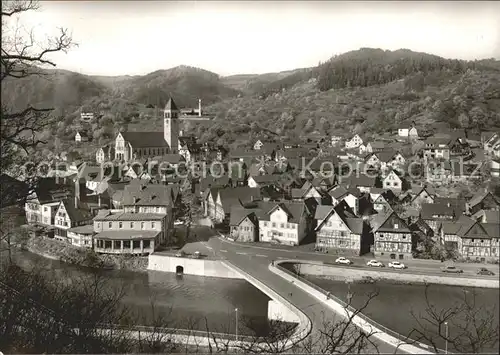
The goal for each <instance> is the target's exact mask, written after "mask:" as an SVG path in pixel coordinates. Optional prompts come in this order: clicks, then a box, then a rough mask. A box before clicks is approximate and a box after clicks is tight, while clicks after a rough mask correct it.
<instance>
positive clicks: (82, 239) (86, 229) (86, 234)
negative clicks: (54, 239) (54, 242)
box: [67, 224, 94, 249]
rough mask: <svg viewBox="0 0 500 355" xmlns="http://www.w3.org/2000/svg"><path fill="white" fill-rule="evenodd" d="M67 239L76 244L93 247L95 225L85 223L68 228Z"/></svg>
mask: <svg viewBox="0 0 500 355" xmlns="http://www.w3.org/2000/svg"><path fill="white" fill-rule="evenodd" d="M67 233H68V234H67V240H68V241H69V242H70V243H71V244H72V245H74V246H77V247H82V248H88V249H93V247H94V244H93V236H94V226H93V225H92V224H85V225H83V226H77V227H73V228H70V229H68V230H67Z"/></svg>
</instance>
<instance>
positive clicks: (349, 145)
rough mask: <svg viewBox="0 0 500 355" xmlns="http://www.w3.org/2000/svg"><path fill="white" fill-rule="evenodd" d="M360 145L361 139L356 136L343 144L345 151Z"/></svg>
mask: <svg viewBox="0 0 500 355" xmlns="http://www.w3.org/2000/svg"><path fill="white" fill-rule="evenodd" d="M361 144H363V139H361V137H360V136H359V135H358V134H355V135H354V137H352V138H351V139H350V140H347V141H346V142H345V149H353V148H358V147H359V146H360V145H361Z"/></svg>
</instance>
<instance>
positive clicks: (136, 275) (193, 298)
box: [13, 251, 269, 335]
mask: <svg viewBox="0 0 500 355" xmlns="http://www.w3.org/2000/svg"><path fill="white" fill-rule="evenodd" d="M13 259H14V261H15V262H16V263H17V264H18V265H20V266H21V267H23V268H29V267H32V266H34V265H37V267H42V268H44V269H50V270H53V271H54V272H55V273H56V274H57V275H58V276H63V277H80V276H85V275H87V276H88V275H92V274H93V273H94V272H95V271H94V270H92V269H88V268H82V267H77V266H73V265H69V264H65V263H62V262H60V261H56V260H50V259H46V258H43V257H41V256H39V255H36V254H33V253H30V252H27V251H14V254H13ZM104 274H106V275H109V276H110V283H111V285H112V287H117V288H118V287H125V290H126V294H125V297H124V298H123V304H124V305H126V306H128V307H129V308H130V309H132V310H133V311H134V312H137V313H138V314H141V315H142V316H145V318H146V321H145V322H143V323H149V322H151V319H152V316H151V315H152V307H151V304H152V302H154V309H155V312H162V313H163V314H165V315H168V318H169V324H172V327H173V326H174V325H175V326H176V327H178V328H189V329H197V330H207V325H206V324H208V329H210V331H214V332H224V333H234V332H235V325H236V314H235V308H238V318H239V322H238V323H239V327H238V330H239V333H240V334H252V331H251V330H250V329H249V327H248V326H246V325H248V324H251V325H252V326H251V328H252V329H254V330H257V331H258V332H259V334H260V335H264V334H266V331H268V330H267V328H268V327H267V325H268V323H267V305H268V301H269V297H267V296H266V295H265V294H264V293H262V292H261V291H260V290H258V289H257V288H255V287H254V286H252V285H251V284H250V283H248V282H246V281H244V280H232V279H219V278H210V277H199V276H192V275H184V276H182V277H181V278H179V277H177V276H176V275H175V274H173V273H165V272H156V271H148V272H133V271H124V270H107V271H104ZM205 319H206V323H205ZM143 325H150V324H143Z"/></svg>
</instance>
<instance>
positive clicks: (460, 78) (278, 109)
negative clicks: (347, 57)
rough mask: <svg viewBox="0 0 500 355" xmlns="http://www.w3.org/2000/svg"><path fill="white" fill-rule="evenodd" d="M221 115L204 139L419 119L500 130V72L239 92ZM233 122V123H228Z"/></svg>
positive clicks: (356, 128)
mask: <svg viewBox="0 0 500 355" xmlns="http://www.w3.org/2000/svg"><path fill="white" fill-rule="evenodd" d="M210 109H211V111H213V112H217V113H218V116H217V119H216V120H215V121H214V122H213V123H214V124H213V126H212V127H210V129H209V130H205V129H203V130H201V129H200V130H199V131H196V134H198V135H199V136H200V137H201V138H202V140H218V141H219V142H220V143H225V144H234V145H235V146H241V145H244V144H248V143H249V141H252V140H253V139H255V137H260V136H262V135H264V136H266V135H267V136H270V135H269V134H263V129H268V130H271V131H273V132H275V133H278V134H280V135H287V136H297V137H298V136H303V135H305V134H309V133H314V132H316V133H320V134H332V135H333V134H339V135H350V134H352V133H354V132H356V133H360V134H362V135H363V136H372V135H379V134H384V133H386V132H393V131H395V130H397V128H398V127H399V126H401V125H408V124H410V123H411V122H413V121H414V122H415V123H416V124H417V126H418V127H419V128H423V129H426V130H431V131H432V130H435V129H438V127H464V128H468V129H469V130H470V131H471V132H474V131H476V132H478V130H479V129H483V130H484V129H488V130H489V129H496V130H498V129H500V75H499V74H498V72H495V71H493V72H491V71H480V70H475V71H473V70H469V71H468V72H466V73H463V74H457V73H454V72H452V71H450V70H447V69H445V70H442V71H435V72H432V73H429V74H427V75H423V74H412V75H407V76H405V77H404V78H403V79H399V80H394V81H391V82H389V83H386V84H382V85H372V86H366V87H356V88H352V87H351V88H342V89H335V90H333V89H332V90H328V91H322V90H320V89H319V87H318V79H316V78H312V79H310V80H308V81H307V82H302V83H299V84H296V85H295V86H293V87H292V88H291V89H288V90H285V91H282V92H279V93H274V94H269V95H268V96H267V97H266V98H264V99H258V98H256V97H241V98H237V99H232V100H226V101H223V102H220V103H217V104H215V105H213V106H212V107H211V108H210ZM228 122H231V123H232V124H231V125H230V126H229V125H228V124H227V123H228Z"/></svg>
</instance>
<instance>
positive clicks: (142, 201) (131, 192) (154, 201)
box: [122, 181, 179, 206]
mask: <svg viewBox="0 0 500 355" xmlns="http://www.w3.org/2000/svg"><path fill="white" fill-rule="evenodd" d="M178 194H179V186H178V185H175V184H173V185H162V184H148V183H143V182H136V181H134V182H133V183H130V184H129V185H127V186H125V190H124V191H123V198H122V205H124V206H127V205H137V206H168V205H170V206H173V204H174V201H175V200H176V199H177V196H178Z"/></svg>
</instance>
